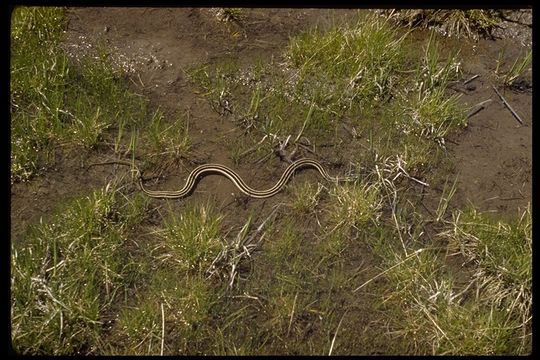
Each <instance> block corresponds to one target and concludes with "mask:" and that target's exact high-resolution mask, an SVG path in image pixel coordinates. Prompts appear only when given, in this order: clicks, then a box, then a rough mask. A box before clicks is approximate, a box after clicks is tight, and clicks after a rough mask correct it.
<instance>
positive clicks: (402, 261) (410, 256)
mask: <svg viewBox="0 0 540 360" xmlns="http://www.w3.org/2000/svg"><path fill="white" fill-rule="evenodd" d="M424 250H426V249H418V250H416V251H415V252H413V253H412V254H410V255H409V256H407V257H406V258H405V259H403V260H401V261H400V262H398V263H397V264H395V265H392V266H390V267H389V268H388V269H386V270H384V271H383V272H381V273H379V274H377V275H375V276H374V277H372V278H371V279H369V280H368V281H366V282H365V283H363V284H362V285H360V286H359V287H357V288H356V289H354V290H353V293H354V292H357V291H358V290H360V289H361V288H363V287H364V286H366V285H367V284H369V283H370V282H372V281H373V280H375V279H377V278H378V277H380V276H383V275H384V274H386V273H387V272H389V271H390V270H392V269H394V268H396V267H398V266H399V265H401V264H403V263H404V262H405V261H407V260H409V259H411V258H412V257H413V256H414V255H417V254H419V253H421V252H422V251H424Z"/></svg>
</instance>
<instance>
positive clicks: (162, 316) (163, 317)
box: [160, 303, 165, 356]
mask: <svg viewBox="0 0 540 360" xmlns="http://www.w3.org/2000/svg"><path fill="white" fill-rule="evenodd" d="M163 345H165V311H164V310H163V303H161V352H160V354H161V356H163Z"/></svg>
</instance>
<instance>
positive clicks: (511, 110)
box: [491, 85, 523, 125]
mask: <svg viewBox="0 0 540 360" xmlns="http://www.w3.org/2000/svg"><path fill="white" fill-rule="evenodd" d="M491 87H492V88H493V90H495V92H496V93H497V95H499V97H500V98H501V100H502V102H503V105H504V106H506V107H507V108H508V110H510V112H511V113H512V115H514V117H515V118H516V120H517V121H519V123H520V124H521V125H523V120H521V118H520V117H519V115H518V114H517V113H516V112H515V111H514V109H512V107H511V106H510V104H509V103H508V101H506V99H505V98H504V97H503V96H502V95H501V93H500V92H499V90H497V88H496V87H495V86H493V85H491Z"/></svg>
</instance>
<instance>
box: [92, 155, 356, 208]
mask: <svg viewBox="0 0 540 360" xmlns="http://www.w3.org/2000/svg"><path fill="white" fill-rule="evenodd" d="M106 164H120V165H127V166H134V165H133V164H132V163H129V162H125V161H108V162H103V163H96V164H92V165H106ZM135 168H136V171H137V172H138V173H139V179H138V180H139V187H140V189H141V191H142V192H144V193H145V194H146V195H148V196H149V197H152V198H157V199H180V198H183V197H185V196H187V195H189V194H191V192H192V191H193V190H194V189H195V186H196V184H197V181H198V180H199V179H200V178H201V177H203V176H206V175H210V174H218V175H222V176H224V177H226V178H227V179H229V180H230V181H231V182H232V183H233V184H234V185H235V186H236V187H237V188H238V189H239V190H240V191H241V192H243V193H244V194H246V195H248V196H250V197H252V198H257V199H266V198H269V197H271V196H274V195H276V194H277V193H278V192H280V191H281V190H282V189H283V187H284V186H285V184H286V183H287V182H288V181H289V180H290V178H291V177H292V175H293V174H294V173H295V172H296V171H297V170H299V169H301V168H315V169H317V170H318V171H319V173H320V174H321V175H322V176H323V178H325V179H326V180H328V181H331V182H338V181H349V179H348V178H334V177H331V176H330V175H328V173H327V172H326V170H325V169H324V167H323V166H322V165H321V163H319V162H318V161H317V160H313V159H308V158H304V159H300V160H297V161H295V162H293V163H292V164H290V165H289V166H288V167H287V168H286V169H285V171H284V172H283V174H282V175H281V178H280V179H279V181H278V182H277V183H276V184H275V185H274V186H272V187H271V188H269V189H267V190H255V189H253V188H251V187H249V186H248V185H247V184H246V183H245V182H244V180H242V178H241V177H240V176H239V175H238V174H237V173H236V172H234V170H232V169H231V168H229V167H227V166H225V165H221V164H204V165H200V166H197V167H196V168H195V169H193V171H191V173H190V174H189V176H188V178H187V180H186V183H185V185H184V187H183V188H182V189H180V190H176V191H170V190H148V189H146V188H145V187H144V184H143V180H142V175H141V172H140V171H139V169H138V168H137V167H136V166H135Z"/></svg>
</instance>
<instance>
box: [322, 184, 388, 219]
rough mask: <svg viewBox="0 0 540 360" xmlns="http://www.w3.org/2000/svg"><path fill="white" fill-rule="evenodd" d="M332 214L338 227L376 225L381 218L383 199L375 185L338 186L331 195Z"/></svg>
mask: <svg viewBox="0 0 540 360" xmlns="http://www.w3.org/2000/svg"><path fill="white" fill-rule="evenodd" d="M330 196H331V199H332V200H331V201H332V202H331V205H330V210H329V212H330V214H331V216H332V218H333V222H334V223H335V224H336V227H339V226H345V227H356V228H359V227H362V226H363V225H367V224H369V223H374V224H376V223H377V221H378V219H379V217H380V216H381V209H382V205H383V203H382V197H381V192H380V191H379V188H378V187H377V186H376V185H373V184H363V185H362V184H354V185H343V186H337V187H336V188H335V189H334V190H333V191H332V192H331V193H330Z"/></svg>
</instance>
